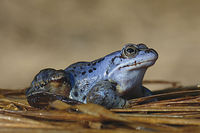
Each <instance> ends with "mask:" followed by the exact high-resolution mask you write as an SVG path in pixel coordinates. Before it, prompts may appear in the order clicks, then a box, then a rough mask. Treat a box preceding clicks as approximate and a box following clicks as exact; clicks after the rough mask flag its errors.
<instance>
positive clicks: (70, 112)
mask: <svg viewBox="0 0 200 133" xmlns="http://www.w3.org/2000/svg"><path fill="white" fill-rule="evenodd" d="M155 82H158V83H160V81H155ZM147 83H149V82H147ZM150 83H151V82H150ZM164 83H167V82H164ZM173 85H174V87H173V88H170V89H164V90H159V91H156V92H154V94H155V95H153V96H149V97H145V98H138V99H133V100H131V102H132V104H131V106H130V107H129V108H126V109H111V110H107V109H105V108H103V107H101V106H98V105H94V104H86V105H77V106H70V105H67V104H65V103H62V102H60V101H55V102H53V103H51V104H50V105H49V107H48V108H46V109H43V110H40V109H36V108H33V107H31V106H29V105H28V103H27V101H26V99H25V96H24V90H6V89H1V90H0V127H1V128H0V132H13V131H14V132H20V133H21V132H22V133H23V132H34V133H35V132H88V133H90V132H108V133H109V132H116V133H118V132H120V133H121V132H176V133H177V132H198V131H200V107H199V105H200V89H199V88H198V87H177V85H176V84H174V83H173ZM155 97H156V98H157V99H158V101H156V102H151V103H145V101H146V100H149V99H152V98H155Z"/></svg>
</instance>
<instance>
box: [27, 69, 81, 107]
mask: <svg viewBox="0 0 200 133" xmlns="http://www.w3.org/2000/svg"><path fill="white" fill-rule="evenodd" d="M71 78H72V76H71V75H70V73H67V72H65V71H64V70H55V69H51V68H48V69H43V70H41V71H40V72H39V73H38V74H37V75H36V76H35V78H34V80H33V81H32V83H31V86H30V87H29V88H28V89H27V90H26V97H27V101H28V103H29V104H30V105H31V106H33V107H38V108H43V107H45V106H47V105H48V104H49V102H52V101H54V100H61V101H63V102H66V103H70V104H76V103H78V102H77V101H75V100H71V99H69V98H68V96H69V93H70V90H71V80H72V79H71Z"/></svg>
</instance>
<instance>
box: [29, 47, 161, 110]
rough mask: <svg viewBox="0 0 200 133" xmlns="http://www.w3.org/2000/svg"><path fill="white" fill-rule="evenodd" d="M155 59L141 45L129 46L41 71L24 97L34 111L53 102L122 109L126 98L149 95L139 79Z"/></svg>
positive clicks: (154, 53)
mask: <svg viewBox="0 0 200 133" xmlns="http://www.w3.org/2000/svg"><path fill="white" fill-rule="evenodd" d="M157 58H158V54H157V52H156V51H155V50H154V49H151V48H148V47H147V46H146V45H145V44H137V45H136V44H131V43H129V44H126V45H125V46H124V47H123V48H122V50H119V51H116V52H113V53H111V54H109V55H106V56H104V57H102V58H100V59H97V60H94V61H91V62H77V63H74V64H72V65H70V66H68V67H67V68H66V69H64V70H55V69H52V68H47V69H43V70H41V71H40V72H39V73H38V74H37V75H36V76H35V78H34V79H33V81H32V83H31V86H30V87H29V88H28V89H27V90H26V97H27V100H28V103H29V104H30V105H31V106H33V107H38V108H43V107H45V106H47V105H48V104H49V103H50V102H52V101H54V100H61V101H63V102H65V103H68V104H81V103H94V104H99V105H102V106H104V107H106V108H123V107H126V106H127V105H128V104H129V103H128V100H129V99H132V98H138V97H144V96H149V95H151V91H150V90H149V89H147V88H145V87H144V86H142V80H143V77H144V74H145V72H146V70H147V68H148V67H150V66H152V65H153V64H154V63H155V62H156V60H157Z"/></svg>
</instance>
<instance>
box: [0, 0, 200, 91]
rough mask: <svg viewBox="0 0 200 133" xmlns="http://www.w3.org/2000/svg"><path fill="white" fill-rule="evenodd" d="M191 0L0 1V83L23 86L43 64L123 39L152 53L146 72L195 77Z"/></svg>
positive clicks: (112, 46)
mask: <svg viewBox="0 0 200 133" xmlns="http://www.w3.org/2000/svg"><path fill="white" fill-rule="evenodd" d="M199 5H200V1H198V0H165V1H161V0H115V1H114V0H34V1H33V0H32V1H31V0H29V1H27V0H17V1H16V0H1V1H0V74H1V76H0V87H1V88H10V89H19V88H24V87H27V86H29V84H30V82H31V81H32V79H33V77H34V76H35V75H36V74H37V73H38V72H39V71H40V70H41V69H44V68H47V67H48V68H49V67H51V68H56V69H64V68H66V67H67V66H68V65H70V64H72V63H74V62H77V61H91V60H95V59H97V58H99V57H102V56H104V55H106V54H109V53H111V52H113V51H116V50H119V49H121V48H122V47H123V45H124V43H127V42H132V43H145V44H147V45H148V46H149V47H152V48H154V49H156V50H157V51H158V53H159V59H158V60H157V62H156V64H155V65H154V66H153V67H151V68H150V69H148V71H147V73H146V75H145V79H149V80H158V79H159V80H168V81H180V82H181V83H182V84H183V85H195V84H198V83H200V82H199V81H200V69H199V68H200V61H199V57H200V36H199V35H200V8H199Z"/></svg>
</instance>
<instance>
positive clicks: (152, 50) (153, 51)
mask: <svg viewBox="0 0 200 133" xmlns="http://www.w3.org/2000/svg"><path fill="white" fill-rule="evenodd" d="M149 50H150V51H151V52H152V53H154V54H155V55H156V56H158V53H157V52H156V51H155V50H154V49H149Z"/></svg>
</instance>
